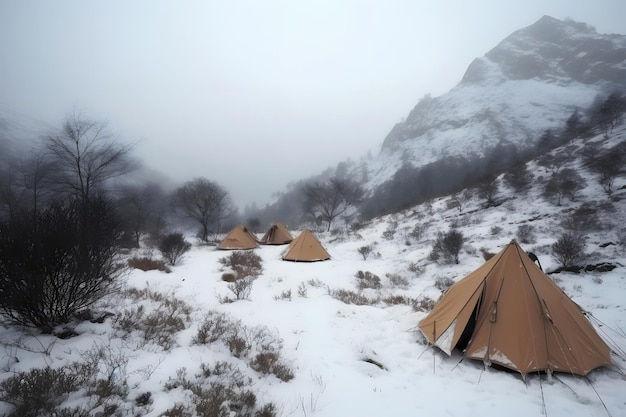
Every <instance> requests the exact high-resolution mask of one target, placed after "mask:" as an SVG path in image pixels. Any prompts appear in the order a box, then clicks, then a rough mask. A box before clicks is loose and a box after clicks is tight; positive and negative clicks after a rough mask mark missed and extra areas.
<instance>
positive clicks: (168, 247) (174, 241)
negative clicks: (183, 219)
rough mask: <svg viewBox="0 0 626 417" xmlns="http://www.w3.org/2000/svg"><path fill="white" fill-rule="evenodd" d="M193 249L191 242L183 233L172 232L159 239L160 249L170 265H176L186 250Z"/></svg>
mask: <svg viewBox="0 0 626 417" xmlns="http://www.w3.org/2000/svg"><path fill="white" fill-rule="evenodd" d="M189 249H191V243H189V242H187V241H186V240H185V236H183V234H182V233H170V234H167V235H165V236H163V237H162V238H161V239H160V241H159V251H160V252H161V255H162V256H163V258H165V260H166V261H167V262H169V264H170V265H172V266H174V265H176V263H177V262H178V261H179V260H180V258H181V257H182V256H183V254H184V253H185V252H187V251H188V250H189Z"/></svg>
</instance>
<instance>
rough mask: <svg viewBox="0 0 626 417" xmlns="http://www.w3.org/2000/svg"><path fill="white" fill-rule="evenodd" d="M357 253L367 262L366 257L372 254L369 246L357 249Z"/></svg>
mask: <svg viewBox="0 0 626 417" xmlns="http://www.w3.org/2000/svg"><path fill="white" fill-rule="evenodd" d="M357 251H358V252H359V254H361V256H362V257H363V260H364V261H365V260H367V257H368V256H369V255H370V253H372V246H371V245H366V246H361V247H360V248H359V249H357Z"/></svg>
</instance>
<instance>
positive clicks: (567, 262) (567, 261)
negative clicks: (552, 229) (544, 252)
mask: <svg viewBox="0 0 626 417" xmlns="http://www.w3.org/2000/svg"><path fill="white" fill-rule="evenodd" d="M586 246H587V245H586V243H585V240H584V239H583V237H582V236H577V235H573V234H569V233H565V234H563V235H561V237H560V238H559V239H558V240H557V241H556V242H555V243H554V244H553V245H552V256H553V257H554V259H555V260H556V261H557V262H559V264H560V265H561V266H562V267H563V268H568V267H571V266H574V265H575V264H576V263H577V262H580V261H582V260H584V258H585V248H586Z"/></svg>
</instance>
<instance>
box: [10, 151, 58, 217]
mask: <svg viewBox="0 0 626 417" xmlns="http://www.w3.org/2000/svg"><path fill="white" fill-rule="evenodd" d="M10 159H11V160H10V161H9V162H8V163H7V164H6V166H5V169H4V170H3V171H2V172H1V173H0V204H3V205H4V206H5V211H6V212H7V213H8V214H9V217H13V215H15V214H16V213H18V212H22V211H28V212H31V213H35V212H37V211H38V210H39V207H40V206H41V205H42V204H43V205H45V204H47V203H49V202H50V201H51V200H52V197H53V195H54V193H53V192H52V189H51V179H52V176H53V173H54V168H55V166H54V162H53V161H52V160H51V159H50V158H47V157H46V155H45V154H44V153H43V152H41V151H37V150H35V151H33V152H31V154H29V155H27V156H15V155H12V156H11V157H10Z"/></svg>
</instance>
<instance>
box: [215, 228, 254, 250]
mask: <svg viewBox="0 0 626 417" xmlns="http://www.w3.org/2000/svg"><path fill="white" fill-rule="evenodd" d="M258 246H259V244H258V243H257V238H256V237H255V236H254V235H253V234H252V233H251V232H250V231H248V229H246V228H245V227H244V226H242V225H237V226H235V228H234V229H233V230H231V231H230V233H228V235H226V237H225V238H224V240H222V242H221V243H220V244H219V245H217V248H218V249H224V250H229V249H230V250H233V249H234V250H237V249H254V248H256V247H258Z"/></svg>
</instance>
